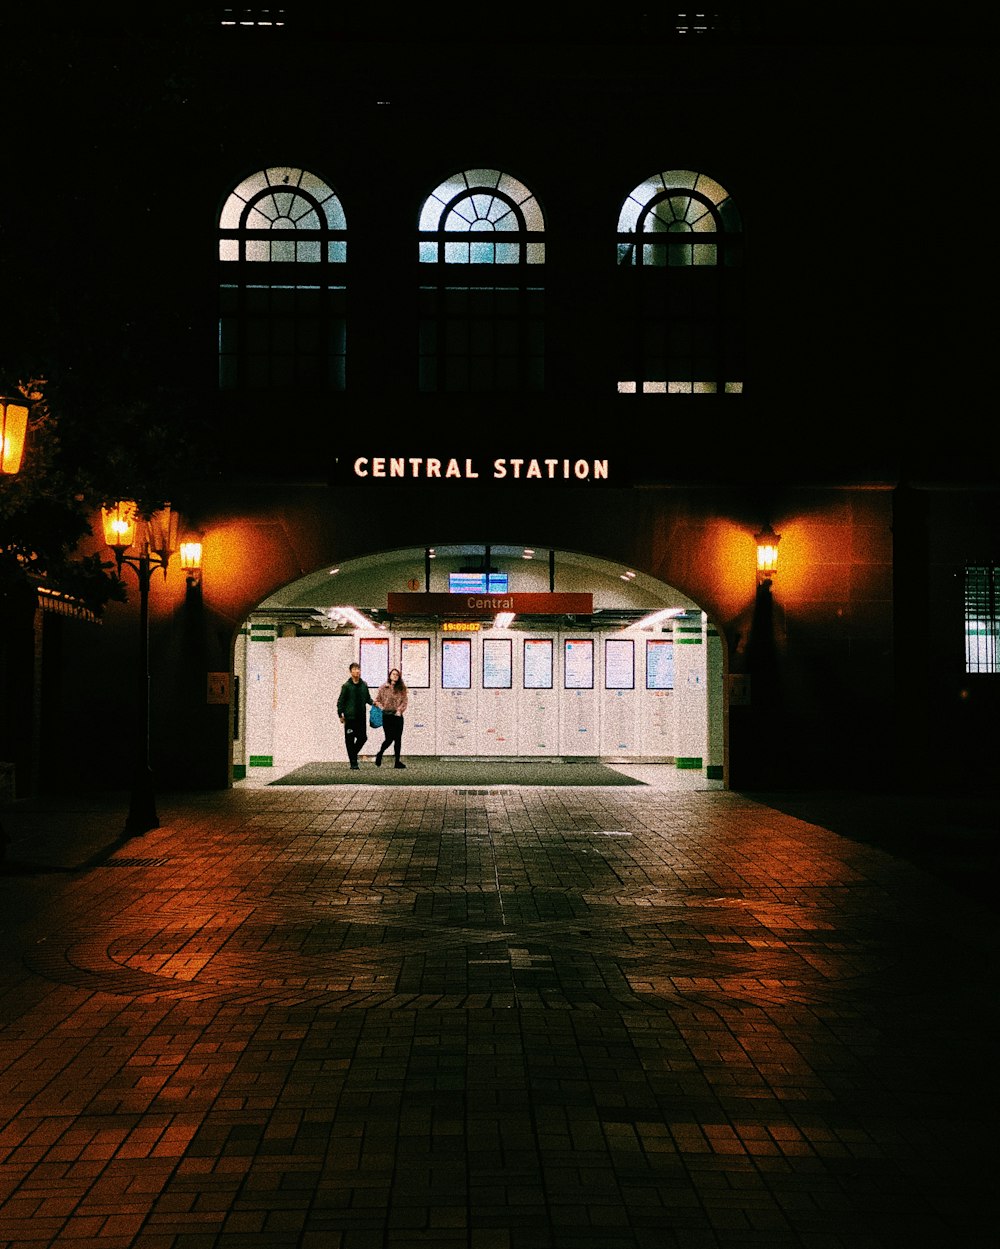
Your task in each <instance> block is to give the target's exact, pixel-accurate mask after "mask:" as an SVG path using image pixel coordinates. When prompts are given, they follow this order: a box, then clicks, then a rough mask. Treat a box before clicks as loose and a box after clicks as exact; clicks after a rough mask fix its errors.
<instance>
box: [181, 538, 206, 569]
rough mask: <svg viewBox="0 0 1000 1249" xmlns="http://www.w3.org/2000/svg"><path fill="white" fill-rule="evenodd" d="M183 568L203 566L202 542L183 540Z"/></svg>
mask: <svg viewBox="0 0 1000 1249" xmlns="http://www.w3.org/2000/svg"><path fill="white" fill-rule="evenodd" d="M180 556H181V568H183V569H184V570H185V571H188V570H193V569H195V568H200V567H201V543H200V542H182V543H181V547H180Z"/></svg>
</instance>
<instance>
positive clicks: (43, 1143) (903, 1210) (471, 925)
mask: <svg viewBox="0 0 1000 1249" xmlns="http://www.w3.org/2000/svg"><path fill="white" fill-rule="evenodd" d="M92 814H93V813H91V815H92ZM109 818H110V816H109ZM160 818H161V827H160V828H158V829H156V830H154V831H152V832H150V833H147V834H146V835H144V836H142V837H139V838H134V839H132V840H130V841H129V842H128V843H126V844H123V845H119V846H117V847H115V848H113V849H112V850H110V851H109V852H108V853H107V854H106V855H104V856H103V857H101V856H97V858H96V860H95V862H94V864H93V865H91V866H87V867H86V868H85V869H81V870H78V871H74V872H63V873H61V874H60V873H54V872H50V873H48V874H44V873H35V874H32V873H22V874H8V875H6V876H4V877H2V878H0V893H2V896H3V903H4V916H5V918H4V919H3V920H2V921H0V927H2V935H3V948H2V957H0V1025H2V1027H0V1246H2V1249H38V1247H39V1246H44V1245H65V1246H76V1247H83V1246H93V1247H94V1249H244V1247H245V1249H271V1247H272V1246H273V1247H275V1249H278V1247H282V1249H283V1247H286V1246H287V1247H288V1249H417V1247H426V1246H433V1247H435V1249H449V1247H451V1246H456V1247H458V1246H462V1247H465V1249H737V1247H739V1249H743V1247H747V1249H749V1247H751V1246H755V1247H760V1249H910V1247H912V1246H940V1247H941V1249H979V1247H980V1246H987V1245H988V1246H991V1249H992V1246H994V1245H995V1244H997V1234H996V1226H997V1223H998V1219H997V1215H998V1213H1000V1211H998V1193H997V1161H998V1154H997V1146H996V1135H997V1127H996V1109H997V1103H996V1097H995V1094H996V1080H995V1075H994V1068H995V1066H996V1061H997V1057H998V1055H997V1052H996V1037H997V1032H996V1023H997V993H996V989H997V971H996V969H997V967H998V965H1000V960H998V959H997V953H998V950H997V944H998V943H997V932H996V916H995V914H992V913H990V912H989V911H987V910H985V909H984V908H982V907H980V906H979V905H978V904H976V903H974V902H972V901H970V900H968V899H965V898H962V897H961V896H959V895H958V894H955V893H953V892H951V891H950V889H949V888H948V887H947V886H943V885H942V884H941V883H940V882H938V881H935V880H934V879H933V878H931V877H930V876H927V875H925V874H924V873H922V872H921V871H920V870H919V869H917V868H915V867H913V866H912V865H910V864H908V863H906V862H904V861H902V860H900V859H898V858H894V857H891V856H890V855H888V854H886V853H884V852H883V851H881V850H879V849H877V848H874V847H872V846H869V845H864V844H859V843H856V842H853V841H850V840H848V839H846V838H844V837H841V836H838V835H837V834H835V833H833V832H831V831H828V830H826V829H824V828H822V827H818V826H816V825H813V824H809V823H806V822H804V821H803V820H801V819H797V818H794V817H792V816H790V815H786V814H783V813H781V812H780V811H778V810H776V809H774V808H772V807H769V806H767V805H764V804H763V803H761V802H757V801H754V800H752V799H751V798H748V797H744V796H740V795H736V794H731V793H726V792H722V791H715V792H704V793H699V792H689V793H670V792H659V791H656V790H653V789H647V788H636V789H623V788H617V789H609V788H597V789H585V788H559V789H556V788H552V789H546V788H542V789H532V790H528V789H515V788H509V789H496V790H482V791H472V790H448V789H441V788H437V789H422V788H420V787H410V788H406V789H401V788H398V789H397V788H394V789H388V788H381V789H378V788H365V787H363V786H362V787H337V786H331V787H323V788H308V789H306V788H301V789H300V788H294V787H292V788H282V789H268V790H240V791H231V792H228V793H222V794H216V795H198V796H193V797H191V798H188V799H184V800H174V799H171V800H170V801H169V802H161V804H160ZM59 831H60V830H56V833H55V834H52V835H58V834H59ZM61 831H62V833H63V834H64V835H65V837H66V839H67V846H68V844H69V838H70V837H71V835H72V829H71V828H70V827H69V826H68V825H67V827H66V828H65V829H63V830H61ZM51 833H52V830H50V834H51ZM67 853H68V851H67Z"/></svg>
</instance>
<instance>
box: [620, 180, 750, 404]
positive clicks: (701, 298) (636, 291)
mask: <svg viewBox="0 0 1000 1249" xmlns="http://www.w3.org/2000/svg"><path fill="white" fill-rule="evenodd" d="M742 238H743V226H742V222H741V220H740V214H739V211H738V210H737V207H736V205H735V203H734V202H733V200H732V198H731V196H730V195H729V193H728V192H727V191H726V189H725V188H724V187H723V186H722V185H721V183H719V182H717V181H716V180H715V179H714V178H711V177H709V176H708V175H707V174H703V173H697V172H695V171H693V170H690V169H672V170H667V171H666V172H664V173H659V174H655V175H653V176H652V177H650V178H646V179H645V180H644V181H642V182H640V183H639V185H638V186H637V187H635V189H634V190H632V191H631V192H630V193H629V195H628V196H627V197H626V199H625V201H624V203H623V204H622V206H621V209H620V211H619V214H618V236H617V239H618V268H619V279H618V301H617V302H618V308H617V318H616V323H617V329H618V334H619V338H618V344H617V351H618V379H619V380H618V390H619V393H622V394H717V393H720V392H723V393H730V394H731V393H738V392H740V391H742V389H743V377H744V353H743V314H742V279H741V278H740V277H739V272H740V269H739V267H740V265H741V263H742Z"/></svg>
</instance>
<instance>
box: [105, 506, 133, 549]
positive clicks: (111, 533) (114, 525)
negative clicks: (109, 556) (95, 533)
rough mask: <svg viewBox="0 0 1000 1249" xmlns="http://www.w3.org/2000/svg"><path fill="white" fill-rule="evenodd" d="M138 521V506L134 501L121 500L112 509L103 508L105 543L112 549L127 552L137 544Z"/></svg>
mask: <svg viewBox="0 0 1000 1249" xmlns="http://www.w3.org/2000/svg"><path fill="white" fill-rule="evenodd" d="M137 519H138V517H137V515H136V505H135V502H134V500H132V499H119V501H118V502H117V503H114V504H112V505H111V507H102V508H101V521H102V525H103V528H104V541H105V542H106V543H107V544H108V546H110V547H112V548H118V549H120V550H126V549H127V548H128V547H130V546H131V545H132V543H133V542H135V528H136V521H137Z"/></svg>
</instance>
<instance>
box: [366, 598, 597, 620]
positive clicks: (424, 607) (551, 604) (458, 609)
mask: <svg viewBox="0 0 1000 1249" xmlns="http://www.w3.org/2000/svg"><path fill="white" fill-rule="evenodd" d="M593 610H594V596H593V594H394V593H390V594H389V599H388V611H389V614H390V615H391V616H466V617H472V618H476V617H480V616H495V615H496V614H497V612H502V611H511V612H513V613H514V614H515V615H516V616H589V615H590V614H591V613H592V612H593Z"/></svg>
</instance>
